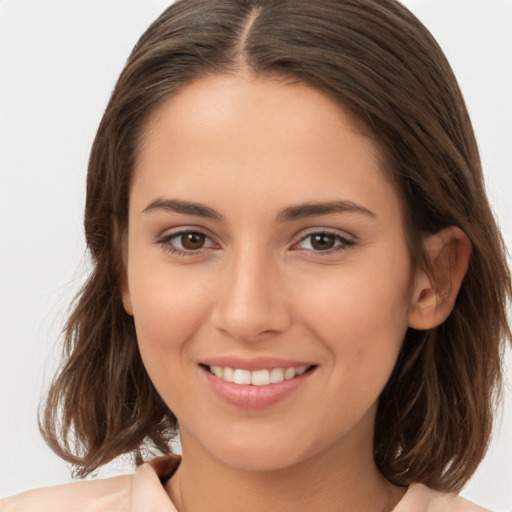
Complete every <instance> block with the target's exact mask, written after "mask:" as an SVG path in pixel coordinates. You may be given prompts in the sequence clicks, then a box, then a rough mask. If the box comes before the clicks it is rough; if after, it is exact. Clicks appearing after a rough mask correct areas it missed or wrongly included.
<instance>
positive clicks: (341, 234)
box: [292, 227, 356, 255]
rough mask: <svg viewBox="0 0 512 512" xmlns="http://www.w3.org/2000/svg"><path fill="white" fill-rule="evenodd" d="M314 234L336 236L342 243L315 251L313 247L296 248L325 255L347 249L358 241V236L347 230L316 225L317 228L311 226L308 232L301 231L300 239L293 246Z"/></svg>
mask: <svg viewBox="0 0 512 512" xmlns="http://www.w3.org/2000/svg"><path fill="white" fill-rule="evenodd" d="M313 235H328V236H334V237H336V238H337V239H338V240H339V241H341V242H342V243H341V244H337V245H335V246H334V247H332V248H330V249H325V250H316V251H315V250H313V249H300V248H298V249H295V250H303V251H308V252H313V253H316V254H319V255H322V254H324V255H325V254H330V253H333V252H338V251H342V250H344V249H347V248H348V247H351V246H353V245H354V244H355V243H356V238H355V237H354V236H353V235H351V234H349V233H347V232H346V231H341V230H338V229H335V228H325V227H315V228H309V229H308V230H307V232H306V233H304V232H303V233H301V235H300V237H299V239H298V240H297V241H296V242H294V243H293V245H292V247H295V246H297V245H299V244H300V243H301V242H303V241H305V240H306V239H308V238H309V237H311V236H313Z"/></svg>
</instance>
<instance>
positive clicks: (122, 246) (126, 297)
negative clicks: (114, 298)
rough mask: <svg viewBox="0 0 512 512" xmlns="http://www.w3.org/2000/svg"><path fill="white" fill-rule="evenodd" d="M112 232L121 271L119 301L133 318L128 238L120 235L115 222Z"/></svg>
mask: <svg viewBox="0 0 512 512" xmlns="http://www.w3.org/2000/svg"><path fill="white" fill-rule="evenodd" d="M112 224H113V230H114V237H115V240H116V243H117V244H118V248H119V251H120V257H121V267H122V268H121V269H120V275H121V279H120V283H119V289H120V292H121V300H122V302H123V307H124V310H125V311H126V312H127V313H128V314H129V315H131V316H133V307H132V300H131V297H130V288H129V286H128V237H127V236H126V235H125V236H122V235H121V234H120V230H119V226H118V224H117V222H116V221H115V220H114V221H113V223H112Z"/></svg>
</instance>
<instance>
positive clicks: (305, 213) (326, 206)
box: [277, 201, 376, 222]
mask: <svg viewBox="0 0 512 512" xmlns="http://www.w3.org/2000/svg"><path fill="white" fill-rule="evenodd" d="M331 213H362V214H363V215H367V216H369V217H373V218H375V217H376V215H375V213H373V212H372V211H370V210H368V208H365V207H364V206H361V205H359V204H357V203H354V202H352V201H330V202H327V203H306V204H301V205H298V206H290V207H289V208H285V209H284V210H283V211H281V212H280V213H279V214H278V216H277V220H279V221H281V222H286V221H290V220H297V219H303V218H305V217H315V216H320V215H328V214H331Z"/></svg>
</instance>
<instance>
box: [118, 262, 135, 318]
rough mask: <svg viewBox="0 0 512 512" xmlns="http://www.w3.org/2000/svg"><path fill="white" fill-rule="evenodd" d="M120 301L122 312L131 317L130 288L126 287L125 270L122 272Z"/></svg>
mask: <svg viewBox="0 0 512 512" xmlns="http://www.w3.org/2000/svg"><path fill="white" fill-rule="evenodd" d="M120 285H121V286H120V287H121V300H122V301H123V306H124V310H125V311H126V312H127V313H128V314H129V315H131V316H133V306H132V299H131V296H130V288H129V287H128V276H127V275H126V270H124V271H123V275H122V277H121V283H120Z"/></svg>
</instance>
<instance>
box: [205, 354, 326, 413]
mask: <svg viewBox="0 0 512 512" xmlns="http://www.w3.org/2000/svg"><path fill="white" fill-rule="evenodd" d="M233 362H234V361H233ZM220 364H222V363H221V362H220V361H219V364H206V363H201V364H199V368H200V370H201V373H202V375H203V377H204V379H205V383H206V384H207V387H208V388H210V390H211V391H212V392H213V393H214V395H216V396H217V397H218V398H220V399H221V400H222V401H223V402H225V403H228V404H230V405H231V406H236V407H237V408H241V409H264V408H267V407H270V406H272V405H274V404H276V403H278V402H281V401H283V400H284V399H285V398H289V399H291V397H293V396H296V393H298V392H299V391H298V390H299V389H302V388H303V387H304V386H307V384H306V383H307V382H308V381H310V380H311V378H312V376H313V375H314V374H315V373H316V371H315V370H316V369H317V368H318V366H317V365H304V364H303V363H297V364H295V363H294V366H289V365H290V364H291V363H289V362H284V363H283V362H282V363H281V364H283V365H286V366H284V367H283V366H274V364H272V363H267V364H269V366H268V367H264V366H263V365H262V363H261V361H260V362H258V363H255V362H253V363H252V366H256V368H254V369H251V370H249V369H247V368H237V367H236V366H238V365H237V364H232V366H220ZM224 364H226V363H224ZM239 364H240V366H242V365H243V366H246V367H247V366H249V367H250V366H251V364H249V363H245V364H244V362H241V363H239ZM265 366H266V365H265Z"/></svg>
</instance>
